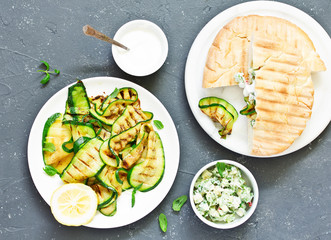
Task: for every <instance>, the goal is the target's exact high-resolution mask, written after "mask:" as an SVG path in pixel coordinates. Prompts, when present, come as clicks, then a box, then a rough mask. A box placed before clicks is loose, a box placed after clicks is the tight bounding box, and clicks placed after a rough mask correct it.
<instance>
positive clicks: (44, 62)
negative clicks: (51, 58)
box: [40, 61, 49, 71]
mask: <svg viewBox="0 0 331 240" xmlns="http://www.w3.org/2000/svg"><path fill="white" fill-rule="evenodd" d="M40 62H41V63H43V64H44V65H45V67H46V71H48V70H49V64H48V62H46V61H40Z"/></svg>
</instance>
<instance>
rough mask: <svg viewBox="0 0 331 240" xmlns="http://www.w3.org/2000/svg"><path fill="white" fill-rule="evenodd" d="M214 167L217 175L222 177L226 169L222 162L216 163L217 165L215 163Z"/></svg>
mask: <svg viewBox="0 0 331 240" xmlns="http://www.w3.org/2000/svg"><path fill="white" fill-rule="evenodd" d="M216 167H217V170H218V173H219V174H220V175H221V177H223V172H224V170H225V168H226V164H225V163H224V162H218V163H216Z"/></svg>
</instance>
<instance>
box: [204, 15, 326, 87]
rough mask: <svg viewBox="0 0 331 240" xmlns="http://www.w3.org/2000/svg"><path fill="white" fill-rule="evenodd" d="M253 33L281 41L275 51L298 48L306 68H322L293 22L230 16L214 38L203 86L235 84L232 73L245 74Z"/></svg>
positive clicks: (311, 46)
mask: <svg viewBox="0 0 331 240" xmlns="http://www.w3.org/2000/svg"><path fill="white" fill-rule="evenodd" d="M253 36H259V37H261V38H264V39H269V40H270V41H272V42H280V43H282V44H281V45H280V46H279V47H280V49H279V51H285V52H286V51H288V50H287V48H291V49H294V50H297V51H299V52H300V53H301V55H302V56H303V59H304V61H305V62H307V64H308V65H309V68H310V71H323V70H325V69H326V68H325V65H324V62H323V61H322V60H321V58H320V57H319V55H318V54H317V53H316V50H315V47H314V45H313V43H312V41H311V40H310V38H309V37H308V35H307V34H306V33H305V32H304V31H303V30H301V29H300V28H299V27H297V26H296V25H295V24H293V23H291V22H289V21H287V20H284V19H281V18H277V17H271V16H258V15H248V16H242V17H237V18H234V19H233V20H232V21H230V22H229V23H228V24H226V25H225V26H224V27H223V28H222V29H221V30H220V31H219V33H218V34H217V36H216V37H215V39H214V42H213V43H212V46H211V47H210V49H209V52H208V56H207V60H206V65H205V68H204V73H203V87H204V88H214V87H224V86H231V85H237V82H235V80H234V78H233V76H234V74H235V73H238V72H243V73H244V74H245V77H248V73H247V72H248V67H249V66H248V64H249V63H248V55H249V54H248V49H249V45H250V42H251V40H252V37H253ZM264 57H267V56H264Z"/></svg>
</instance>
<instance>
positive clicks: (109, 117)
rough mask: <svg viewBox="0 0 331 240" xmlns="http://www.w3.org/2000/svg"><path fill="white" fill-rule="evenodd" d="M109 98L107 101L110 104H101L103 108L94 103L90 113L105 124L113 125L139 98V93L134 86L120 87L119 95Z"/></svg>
mask: <svg viewBox="0 0 331 240" xmlns="http://www.w3.org/2000/svg"><path fill="white" fill-rule="evenodd" d="M108 98H109V97H108ZM108 98H107V99H106V100H105V102H108V101H109V104H108V105H106V104H101V106H100V107H101V109H98V106H97V104H93V103H92V108H91V109H90V114H91V115H92V116H93V117H94V118H96V119H98V120H99V121H101V122H102V123H103V124H106V125H109V126H111V125H112V124H113V123H114V121H115V120H116V119H117V118H118V117H119V116H120V115H121V114H122V113H123V111H124V109H125V107H126V106H127V105H129V104H133V103H134V102H136V101H137V100H138V93H137V91H136V90H135V89H133V88H122V89H120V92H119V94H118V97H116V98H115V99H110V100H108Z"/></svg>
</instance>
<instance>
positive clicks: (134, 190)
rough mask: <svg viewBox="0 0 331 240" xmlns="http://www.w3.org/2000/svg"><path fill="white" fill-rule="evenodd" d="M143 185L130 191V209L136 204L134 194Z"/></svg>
mask: <svg viewBox="0 0 331 240" xmlns="http://www.w3.org/2000/svg"><path fill="white" fill-rule="evenodd" d="M142 185H143V184H139V185H138V186H137V187H135V188H134V189H133V190H132V199H131V207H134V204H135V203H136V192H137V190H139V189H140V188H141V186H142Z"/></svg>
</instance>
